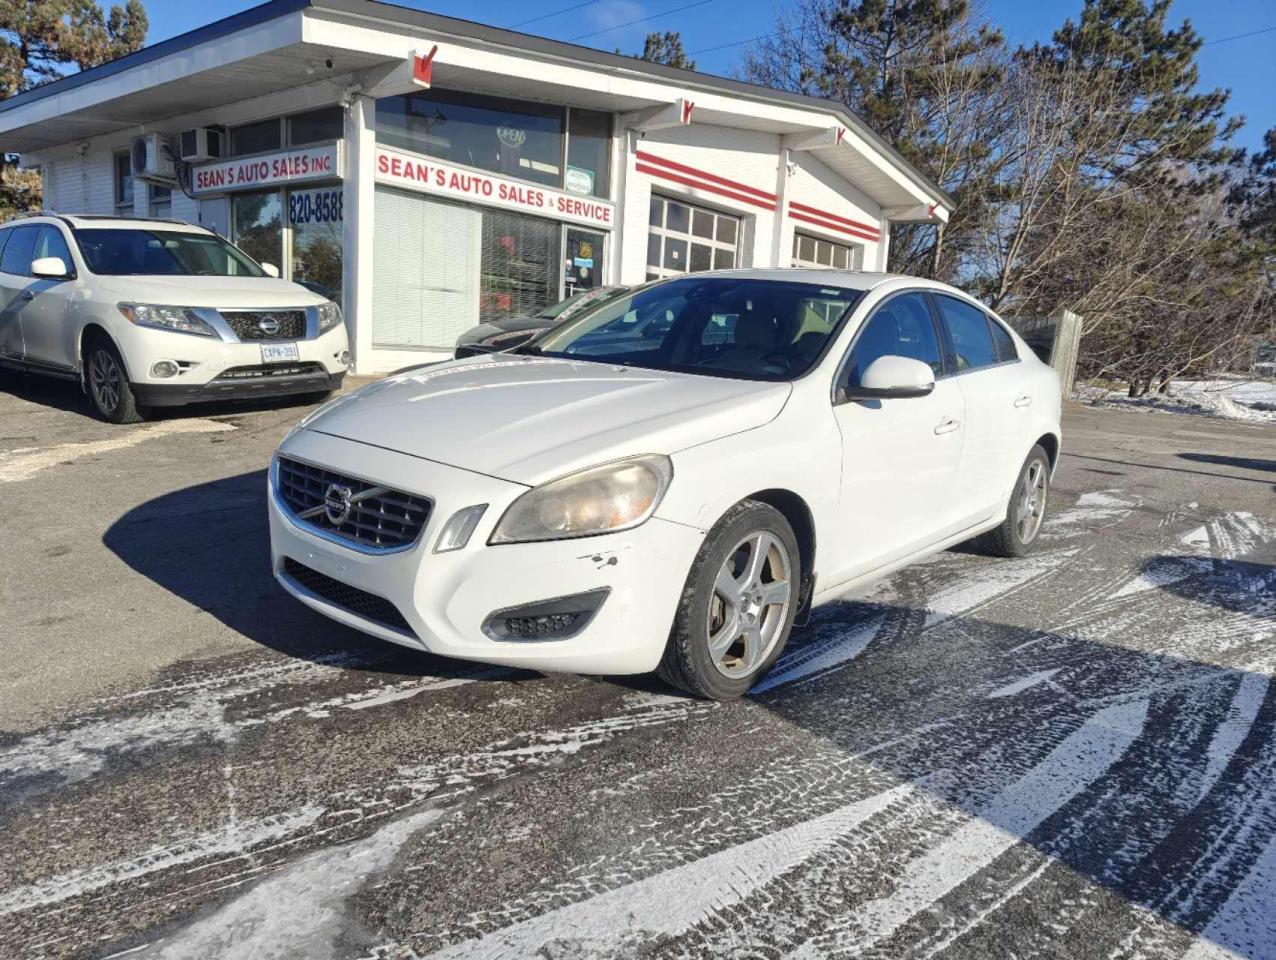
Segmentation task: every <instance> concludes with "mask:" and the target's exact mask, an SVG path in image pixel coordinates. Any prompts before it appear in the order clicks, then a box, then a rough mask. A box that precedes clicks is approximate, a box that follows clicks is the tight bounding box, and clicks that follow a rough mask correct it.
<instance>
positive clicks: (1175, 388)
mask: <svg viewBox="0 0 1276 960" xmlns="http://www.w3.org/2000/svg"><path fill="white" fill-rule="evenodd" d="M1077 397H1078V399H1080V400H1084V401H1087V402H1089V403H1094V404H1103V405H1111V406H1117V407H1125V408H1133V409H1143V410H1154V411H1156V412H1158V413H1190V414H1196V415H1198V416H1206V417H1219V418H1222V419H1224V420H1248V421H1249V422H1251V423H1276V382H1274V381H1270V380H1176V381H1174V382H1173V383H1172V384H1170V389H1169V392H1168V393H1158V394H1148V395H1147V396H1146V397H1127V396H1126V395H1125V394H1124V393H1123V392H1122V391H1119V390H1107V389H1105V388H1103V387H1093V386H1089V385H1081V386H1079V387H1078V388H1077Z"/></svg>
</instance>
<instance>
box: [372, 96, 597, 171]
mask: <svg viewBox="0 0 1276 960" xmlns="http://www.w3.org/2000/svg"><path fill="white" fill-rule="evenodd" d="M377 140H378V141H379V142H380V143H388V144H391V145H393V146H396V147H405V148H407V149H409V150H416V151H419V152H421V153H424V154H428V155H429V156H432V157H438V158H439V159H440V160H450V161H452V162H453V163H460V164H464V165H466V166H469V167H479V168H481V169H483V170H491V171H492V172H494V173H501V174H505V175H506V176H510V177H517V178H519V179H520V180H534V181H536V182H537V183H544V184H550V185H553V186H559V185H560V184H561V183H562V178H563V171H562V167H561V165H562V152H563V109H562V108H561V107H550V106H544V105H542V104H538V103H526V102H524V101H521V100H506V99H504V98H501V97H485V96H480V95H478V94H470V93H458V92H456V91H453V90H420V91H417V92H416V93H409V94H405V95H404V96H400V97H384V98H382V99H380V100H378V101H377ZM595 172H598V171H595Z"/></svg>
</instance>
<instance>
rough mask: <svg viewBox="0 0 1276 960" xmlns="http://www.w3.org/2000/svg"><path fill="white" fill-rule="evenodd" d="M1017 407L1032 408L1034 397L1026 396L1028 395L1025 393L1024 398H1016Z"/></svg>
mask: <svg viewBox="0 0 1276 960" xmlns="http://www.w3.org/2000/svg"><path fill="white" fill-rule="evenodd" d="M1015 406H1016V407H1030V406H1032V397H1030V396H1029V395H1028V394H1026V393H1025V394H1024V395H1023V396H1022V397H1016V398H1015Z"/></svg>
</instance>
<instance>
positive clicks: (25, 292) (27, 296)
mask: <svg viewBox="0 0 1276 960" xmlns="http://www.w3.org/2000/svg"><path fill="white" fill-rule="evenodd" d="M22 299H23V300H34V299H35V294H34V293H32V292H31V291H30V290H23V291H22Z"/></svg>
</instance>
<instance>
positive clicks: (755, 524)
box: [656, 500, 802, 700]
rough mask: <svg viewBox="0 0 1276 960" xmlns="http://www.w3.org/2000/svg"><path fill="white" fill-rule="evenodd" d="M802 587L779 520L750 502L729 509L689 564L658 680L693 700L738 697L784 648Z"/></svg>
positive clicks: (793, 549)
mask: <svg viewBox="0 0 1276 960" xmlns="http://www.w3.org/2000/svg"><path fill="white" fill-rule="evenodd" d="M801 583H802V570H801V556H800V554H799V552H798V545H797V538H796V537H795V536H794V535H793V528H792V527H790V526H789V522H788V521H787V520H785V519H784V515H783V514H781V513H780V512H779V511H778V510H776V509H775V508H774V507H772V506H769V505H768V504H765V503H760V502H758V501H756V500H745V501H743V502H741V503H738V504H736V505H735V506H734V507H732V508H731V509H730V510H728V511H727V513H726V515H725V516H723V517H722V519H721V520H719V521H718V522H717V524H715V525H714V527H713V529H712V530H710V531H709V535H708V536H707V537H705V541H704V543H703V544H702V545H701V547H700V552H699V553H697V554H696V558H695V560H694V561H692V564H691V572H690V573H688V575H687V582H686V586H685V587H684V588H683V591H682V600H681V601H680V602H679V604H678V611H677V613H676V614H675V616H674V622H673V629H672V630H671V631H670V633H669V640H668V641H667V643H666V645H665V653H664V656H663V657H662V658H661V661H660V665H659V666H658V667H657V668H656V673H657V675H658V676H659V677H660V678H661V679H662V680H664V681H665V682H666V683H669V684H672V685H673V686H675V687H679V688H681V689H683V690H686V691H687V692H688V693H691V694H694V695H695V696H698V697H705V698H707V699H710V700H729V699H731V698H733V697H739V696H741V695H742V694H744V693H745V692H746V691H747V690H748V689H749V688H750V687H751V686H753V684H754V683H755V682H756V681H757V680H758V679H759V678H760V677H761V676H762V675H763V674H764V673H766V671H767V670H768V669H769V668H770V666H771V664H772V663H774V662H775V660H776V658H777V657H778V656H779V655H780V653H781V651H782V650H783V649H784V645H785V643H787V642H788V639H789V631H790V630H791V629H792V627H793V618H794V616H795V615H796V613H797V608H798V600H799V597H798V594H799V590H798V586H799V584H801Z"/></svg>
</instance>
